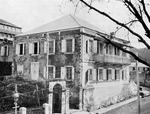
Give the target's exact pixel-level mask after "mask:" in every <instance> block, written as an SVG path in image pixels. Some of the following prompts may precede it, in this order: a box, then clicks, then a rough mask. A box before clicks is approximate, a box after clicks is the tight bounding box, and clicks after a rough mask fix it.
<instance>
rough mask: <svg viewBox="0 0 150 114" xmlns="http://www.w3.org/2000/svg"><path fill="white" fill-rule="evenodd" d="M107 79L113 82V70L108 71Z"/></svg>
mask: <svg viewBox="0 0 150 114" xmlns="http://www.w3.org/2000/svg"><path fill="white" fill-rule="evenodd" d="M106 79H107V80H111V79H112V71H111V69H107V70H106Z"/></svg>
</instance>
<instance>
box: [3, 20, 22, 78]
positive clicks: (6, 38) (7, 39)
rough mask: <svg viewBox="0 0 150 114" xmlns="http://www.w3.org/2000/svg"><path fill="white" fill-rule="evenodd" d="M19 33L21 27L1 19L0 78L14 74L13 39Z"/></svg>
mask: <svg viewBox="0 0 150 114" xmlns="http://www.w3.org/2000/svg"><path fill="white" fill-rule="evenodd" d="M19 33H21V28H20V27H18V26H16V25H14V24H12V23H9V22H7V21H5V20H3V19H0V76H7V75H11V74H12V61H13V37H14V36H15V35H16V34H19ZM1 79H3V77H2V78H1Z"/></svg>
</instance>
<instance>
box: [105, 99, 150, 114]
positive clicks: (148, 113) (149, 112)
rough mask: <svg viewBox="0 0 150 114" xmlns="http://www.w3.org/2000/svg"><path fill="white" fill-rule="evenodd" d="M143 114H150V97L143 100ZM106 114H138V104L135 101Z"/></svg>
mask: <svg viewBox="0 0 150 114" xmlns="http://www.w3.org/2000/svg"><path fill="white" fill-rule="evenodd" d="M140 101H141V102H140V104H141V114H150V96H149V97H145V98H141V100H140ZM104 114H138V102H137V100H136V101H133V102H131V103H129V104H126V105H124V106H121V107H118V108H116V109H113V110H111V111H108V112H106V113H104Z"/></svg>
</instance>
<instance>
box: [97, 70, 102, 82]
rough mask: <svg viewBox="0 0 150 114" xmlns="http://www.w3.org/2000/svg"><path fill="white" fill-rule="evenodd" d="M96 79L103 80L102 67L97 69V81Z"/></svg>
mask: <svg viewBox="0 0 150 114" xmlns="http://www.w3.org/2000/svg"><path fill="white" fill-rule="evenodd" d="M98 80H103V69H102V68H99V69H97V81H98Z"/></svg>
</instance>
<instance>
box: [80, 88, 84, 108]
mask: <svg viewBox="0 0 150 114" xmlns="http://www.w3.org/2000/svg"><path fill="white" fill-rule="evenodd" d="M82 109H83V88H80V91H79V110H82Z"/></svg>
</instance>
